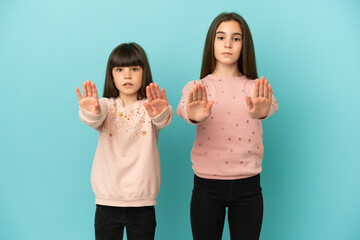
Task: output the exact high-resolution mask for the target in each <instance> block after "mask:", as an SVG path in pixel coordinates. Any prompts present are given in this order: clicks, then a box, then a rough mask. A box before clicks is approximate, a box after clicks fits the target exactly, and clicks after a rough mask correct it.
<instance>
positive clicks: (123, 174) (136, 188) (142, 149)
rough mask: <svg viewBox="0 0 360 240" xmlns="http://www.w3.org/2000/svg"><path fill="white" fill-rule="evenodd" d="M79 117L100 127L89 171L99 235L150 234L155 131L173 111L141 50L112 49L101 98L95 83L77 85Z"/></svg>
mask: <svg viewBox="0 0 360 240" xmlns="http://www.w3.org/2000/svg"><path fill="white" fill-rule="evenodd" d="M75 90H76V95H77V97H78V100H79V107H80V110H79V115H80V119H81V120H82V121H83V122H84V123H85V124H87V125H89V126H90V127H92V128H94V129H95V130H97V131H98V145H97V148H96V152H95V157H94V160H93V166H92V171H91V185H92V189H93V191H94V193H95V201H96V213H95V237H96V239H97V240H105V239H106V240H110V239H111V240H112V239H123V232H124V227H125V228H126V235H127V239H129V240H132V239H133V240H134V239H136V240H137V239H154V236H155V227H156V218H155V208H154V205H155V204H157V201H156V198H157V195H158V193H159V188H160V181H161V174H160V158H159V150H158V135H159V132H160V130H161V129H162V128H164V127H166V126H167V125H169V124H170V122H171V119H172V116H173V111H172V108H171V106H170V105H169V102H168V100H167V97H166V93H165V90H164V89H163V88H162V89H161V90H160V88H159V86H158V85H157V84H153V82H152V77H151V71H150V66H149V63H148V60H147V57H146V54H145V51H144V50H143V49H142V48H141V47H140V46H139V45H138V44H136V43H123V44H120V45H119V46H117V47H116V48H115V49H114V50H113V51H112V53H111V54H110V57H109V60H108V63H107V68H106V77H105V87H104V94H103V98H101V99H99V98H98V93H97V90H96V86H95V84H94V83H93V82H90V81H89V80H87V81H86V82H84V83H83V96H82V95H81V93H80V90H79V88H78V87H76V89H75Z"/></svg>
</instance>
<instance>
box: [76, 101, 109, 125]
mask: <svg viewBox="0 0 360 240" xmlns="http://www.w3.org/2000/svg"><path fill="white" fill-rule="evenodd" d="M99 103H100V109H101V113H100V114H94V113H91V112H89V111H86V110H85V109H82V108H80V109H79V116H80V119H81V121H83V122H84V123H85V124H86V125H89V126H90V127H92V128H94V129H95V130H98V129H99V128H100V127H101V125H102V124H103V122H104V120H105V119H106V116H107V113H108V110H107V103H106V100H105V99H103V98H102V99H100V100H99Z"/></svg>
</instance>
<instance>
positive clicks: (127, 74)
mask: <svg viewBox="0 0 360 240" xmlns="http://www.w3.org/2000/svg"><path fill="white" fill-rule="evenodd" d="M124 78H125V79H131V78H132V77H131V71H130V69H127V68H125V69H124Z"/></svg>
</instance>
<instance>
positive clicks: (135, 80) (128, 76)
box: [112, 66, 143, 97]
mask: <svg viewBox="0 0 360 240" xmlns="http://www.w3.org/2000/svg"><path fill="white" fill-rule="evenodd" d="M112 75H113V78H114V82H115V86H116V88H117V89H118V90H119V93H120V95H121V97H137V93H138V91H139V89H140V88H141V83H142V76H143V69H142V67H140V66H131V67H114V68H113V70H112Z"/></svg>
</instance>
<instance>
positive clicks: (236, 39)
mask: <svg viewBox="0 0 360 240" xmlns="http://www.w3.org/2000/svg"><path fill="white" fill-rule="evenodd" d="M233 40H234V41H235V42H239V41H241V38H239V37H234V38H233Z"/></svg>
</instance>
